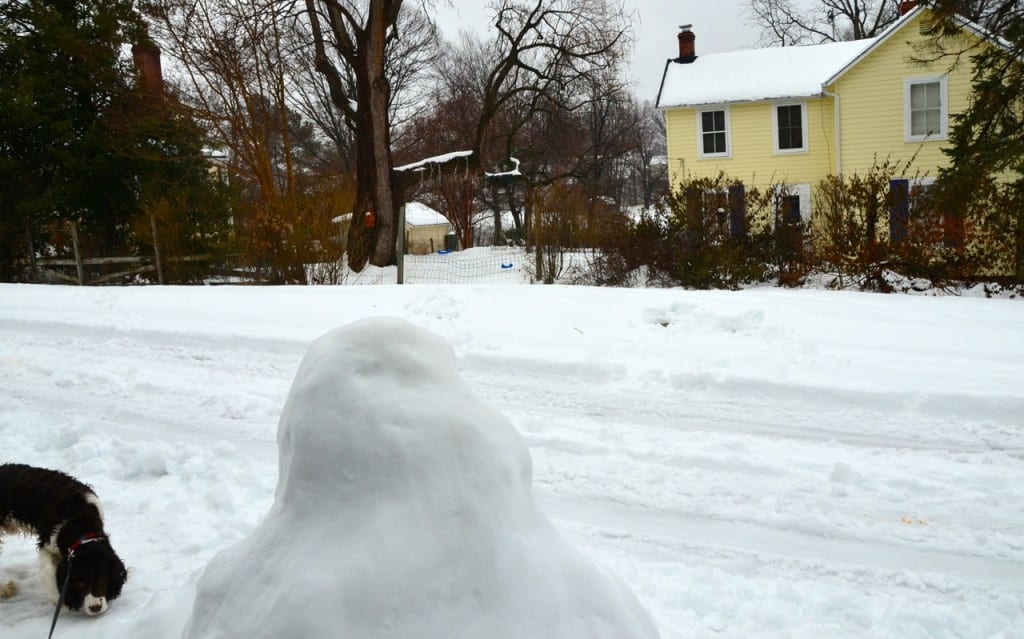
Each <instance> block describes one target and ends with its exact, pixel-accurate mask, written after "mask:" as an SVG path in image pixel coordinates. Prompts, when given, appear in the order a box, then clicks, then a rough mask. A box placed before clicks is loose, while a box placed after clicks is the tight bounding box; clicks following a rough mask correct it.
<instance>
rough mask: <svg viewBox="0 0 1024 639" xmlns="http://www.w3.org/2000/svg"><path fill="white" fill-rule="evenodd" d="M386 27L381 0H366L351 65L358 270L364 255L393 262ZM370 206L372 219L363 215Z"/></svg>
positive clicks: (351, 256) (353, 246) (352, 253)
mask: <svg viewBox="0 0 1024 639" xmlns="http://www.w3.org/2000/svg"><path fill="white" fill-rule="evenodd" d="M386 31H387V20H386V17H385V9H384V3H382V2H371V3H370V16H369V19H368V21H367V28H366V31H365V32H364V34H363V35H364V38H365V42H360V43H359V48H360V51H362V52H363V53H364V55H363V56H361V57H360V58H359V65H358V68H356V91H357V103H358V104H359V110H358V112H357V113H356V129H357V131H356V143H357V144H356V173H357V176H358V180H357V181H358V185H359V186H358V190H357V192H356V206H355V210H354V211H353V216H352V227H351V230H350V231H349V235H348V262H349V266H350V267H351V268H352V270H354V271H361V270H362V269H363V267H364V266H365V265H366V262H367V261H369V262H370V264H373V265H374V266H389V265H391V264H394V263H395V241H396V239H397V236H396V227H397V217H398V203H397V202H396V197H395V190H394V188H393V185H392V183H391V170H392V162H391V131H390V127H389V126H388V100H389V96H390V91H391V87H390V85H389V84H388V80H387V77H386V76H385V70H384V45H385V36H386ZM370 211H372V212H373V216H372V218H373V220H374V222H373V223H372V224H371V223H367V221H366V215H367V213H368V212H370Z"/></svg>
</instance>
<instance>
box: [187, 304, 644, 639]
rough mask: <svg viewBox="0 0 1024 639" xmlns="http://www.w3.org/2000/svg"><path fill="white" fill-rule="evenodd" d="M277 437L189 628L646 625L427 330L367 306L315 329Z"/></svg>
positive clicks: (365, 633)
mask: <svg viewBox="0 0 1024 639" xmlns="http://www.w3.org/2000/svg"><path fill="white" fill-rule="evenodd" d="M278 451H279V456H280V465H279V473H280V474H279V478H278V485H277V490H276V494H275V501H274V505H273V507H272V508H271V510H270V513H269V514H268V516H267V517H266V519H265V520H264V521H263V522H262V524H260V525H259V526H258V527H257V528H256V530H255V531H254V532H253V533H252V534H251V535H250V536H249V537H248V538H246V539H245V540H243V541H242V542H241V543H239V544H237V545H235V546H233V547H230V548H228V549H226V550H225V551H223V552H221V553H220V554H219V555H218V556H217V557H215V558H214V560H213V561H212V562H211V563H210V565H209V566H208V567H207V569H206V571H205V573H204V574H203V576H202V578H201V579H200V582H199V584H198V589H197V596H196V602H195V606H194V608H193V610H192V615H191V618H190V620H189V622H188V625H187V626H186V630H185V633H184V637H185V638H187V639H212V638H215V637H228V636H231V637H247V639H256V638H259V637H274V638H277V637H286V636H287V637H302V638H309V637H328V636H329V637H336V636H346V637H389V638H401V637H410V638H413V637H415V638H416V639H427V638H430V637H437V638H442V637H443V638H446V639H447V638H452V637H481V638H483V637H486V638H488V639H490V638H517V637H522V638H524V639H525V638H530V639H535V638H542V637H564V638H580V639H582V638H587V639H594V638H601V637H607V638H609V639H626V638H632V637H656V636H658V633H657V631H656V630H655V627H654V623H653V622H652V620H651V619H650V617H649V615H648V614H647V612H646V611H645V610H644V609H643V608H642V607H641V605H640V604H639V603H638V601H637V600H636V598H635V597H634V596H633V594H632V593H631V592H630V591H629V590H628V589H627V588H626V587H625V586H624V585H623V584H621V583H620V582H619V581H618V580H617V579H615V578H612V577H610V576H607V575H604V574H603V573H601V572H599V571H598V570H597V569H596V568H595V567H594V566H593V565H591V564H590V563H589V562H588V561H587V560H586V559H584V558H583V557H582V556H581V555H579V554H578V553H577V552H575V551H574V550H573V549H572V548H570V547H569V546H568V545H567V544H566V543H565V542H564V541H563V540H562V539H561V538H560V537H559V536H558V534H557V533H556V532H555V530H554V528H553V527H552V525H551V524H550V523H549V521H548V520H547V518H546V517H545V516H544V515H543V514H542V513H541V512H540V510H539V509H538V507H537V505H536V503H535V502H534V499H533V494H532V488H531V482H532V462H531V459H530V455H529V453H528V451H527V449H526V446H525V444H524V442H523V440H522V438H521V437H520V435H519V434H518V432H517V431H516V430H515V428H514V427H513V426H512V425H511V424H510V423H509V422H508V421H507V420H506V419H505V418H504V417H503V416H501V415H500V414H499V413H498V412H497V411H496V410H494V409H493V408H491V407H490V406H488V405H487V404H485V403H484V402H483V401H481V400H480V399H479V398H478V397H477V396H476V395H475V394H474V393H473V391H471V390H470V389H469V387H468V386H467V385H466V384H465V383H464V382H463V381H462V379H461V378H460V376H459V374H458V372H457V370H456V366H455V357H454V353H453V351H452V349H451V346H450V345H449V344H448V342H447V341H445V340H444V339H442V338H440V337H438V336H435V335H433V334H432V333H428V332H426V331H424V330H422V329H419V328H415V327H413V326H412V325H411V324H409V323H408V322H405V321H404V320H399V319H381V318H374V319H366V320H362V321H359V322H356V323H354V324H350V325H348V326H346V327H343V328H340V329H336V330H334V331H332V332H330V333H328V334H326V335H324V336H323V337H321V338H320V339H319V340H317V341H316V342H315V343H314V344H313V345H312V347H311V348H310V350H309V351H308V353H307V354H306V356H305V358H304V359H303V361H302V364H301V365H300V367H299V371H298V373H297V375H296V377H295V380H294V383H293V385H292V389H291V392H290V394H289V396H288V400H287V402H286V403H285V407H284V410H283V412H282V414H281V419H280V422H279V425H278Z"/></svg>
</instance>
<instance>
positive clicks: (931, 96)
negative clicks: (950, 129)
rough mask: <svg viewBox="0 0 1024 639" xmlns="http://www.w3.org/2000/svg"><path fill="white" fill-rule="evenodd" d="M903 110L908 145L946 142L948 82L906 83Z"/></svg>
mask: <svg viewBox="0 0 1024 639" xmlns="http://www.w3.org/2000/svg"><path fill="white" fill-rule="evenodd" d="M904 108H905V111H906V113H905V117H906V123H905V129H906V139H907V141H908V142H912V141H920V140H936V139H945V137H946V135H947V114H948V104H947V91H946V78H944V77H942V78H925V79H919V80H907V81H906V83H905V88H904Z"/></svg>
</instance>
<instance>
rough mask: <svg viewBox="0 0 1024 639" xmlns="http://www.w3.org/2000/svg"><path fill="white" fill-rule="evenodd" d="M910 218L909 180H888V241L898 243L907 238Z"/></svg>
mask: <svg viewBox="0 0 1024 639" xmlns="http://www.w3.org/2000/svg"><path fill="white" fill-rule="evenodd" d="M909 219H910V181H909V180H889V242H890V243H891V244H899V243H901V242H902V241H903V240H905V239H906V238H907V222H908V221H909Z"/></svg>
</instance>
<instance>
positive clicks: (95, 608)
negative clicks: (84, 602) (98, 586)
mask: <svg viewBox="0 0 1024 639" xmlns="http://www.w3.org/2000/svg"><path fill="white" fill-rule="evenodd" d="M102 610H103V604H93V605H91V606H89V612H91V613H92V614H94V615H98V614H99V613H100V612H102Z"/></svg>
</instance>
